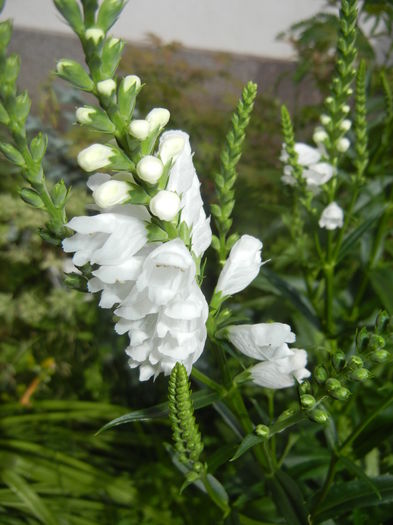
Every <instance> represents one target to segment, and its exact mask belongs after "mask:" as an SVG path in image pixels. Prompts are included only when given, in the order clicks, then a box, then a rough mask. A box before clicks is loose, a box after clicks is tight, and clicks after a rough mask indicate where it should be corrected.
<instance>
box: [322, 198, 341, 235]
mask: <svg viewBox="0 0 393 525" xmlns="http://www.w3.org/2000/svg"><path fill="white" fill-rule="evenodd" d="M318 224H319V226H320V228H326V229H327V230H335V229H336V228H342V226H343V224H344V212H343V210H342V208H340V206H339V205H338V204H337V203H336V202H332V203H330V204H329V206H327V207H326V208H325V209H324V210H323V212H322V215H321V218H320V219H319V222H318Z"/></svg>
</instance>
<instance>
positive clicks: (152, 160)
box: [136, 155, 164, 184]
mask: <svg viewBox="0 0 393 525" xmlns="http://www.w3.org/2000/svg"><path fill="white" fill-rule="evenodd" d="M136 171H137V173H138V175H139V177H140V178H141V179H142V180H144V181H145V182H149V183H150V184H156V182H158V180H159V179H160V177H161V175H162V173H163V171H164V165H163V163H162V162H161V160H160V159H158V158H157V157H154V156H153V155H146V157H143V158H142V159H141V160H140V161H139V162H138V165H137V167H136Z"/></svg>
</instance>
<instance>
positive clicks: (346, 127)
mask: <svg viewBox="0 0 393 525" xmlns="http://www.w3.org/2000/svg"><path fill="white" fill-rule="evenodd" d="M351 126H352V122H351V121H350V120H349V119H347V118H346V119H344V120H343V121H342V122H341V124H340V129H341V130H342V131H349V130H350V129H351Z"/></svg>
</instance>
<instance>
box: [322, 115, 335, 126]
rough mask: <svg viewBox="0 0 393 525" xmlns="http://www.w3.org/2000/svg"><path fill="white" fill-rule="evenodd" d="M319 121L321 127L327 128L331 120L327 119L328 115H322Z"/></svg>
mask: <svg viewBox="0 0 393 525" xmlns="http://www.w3.org/2000/svg"><path fill="white" fill-rule="evenodd" d="M320 121H321V124H322V125H323V126H328V125H329V124H330V123H331V121H332V119H331V118H330V117H329V115H325V114H322V115H321V117H320Z"/></svg>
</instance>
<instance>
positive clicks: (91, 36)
mask: <svg viewBox="0 0 393 525" xmlns="http://www.w3.org/2000/svg"><path fill="white" fill-rule="evenodd" d="M104 36H105V33H104V31H103V30H102V29H100V28H99V27H90V28H89V29H87V30H86V32H85V37H86V39H87V40H93V42H94V43H95V44H98V42H99V41H100V40H102V39H103V38H104Z"/></svg>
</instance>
